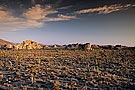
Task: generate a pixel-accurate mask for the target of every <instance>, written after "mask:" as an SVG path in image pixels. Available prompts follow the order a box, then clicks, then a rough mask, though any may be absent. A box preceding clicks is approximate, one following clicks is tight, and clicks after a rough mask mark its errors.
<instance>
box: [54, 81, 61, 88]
mask: <svg viewBox="0 0 135 90" xmlns="http://www.w3.org/2000/svg"><path fill="white" fill-rule="evenodd" d="M59 87H60V82H59V81H55V83H54V84H53V88H54V89H57V90H59Z"/></svg>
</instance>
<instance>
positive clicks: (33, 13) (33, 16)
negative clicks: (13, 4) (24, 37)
mask: <svg viewBox="0 0 135 90" xmlns="http://www.w3.org/2000/svg"><path fill="white" fill-rule="evenodd" d="M131 7H135V4H126V5H120V4H115V5H111V6H107V5H105V6H103V7H98V8H90V9H83V10H80V11H75V12H73V13H68V14H60V13H59V10H61V9H68V8H70V6H69V7H63V8H56V9H54V8H53V7H52V6H51V5H46V7H44V6H41V5H39V4H37V5H35V6H33V7H31V8H28V9H27V10H25V11H24V12H23V13H22V14H21V15H20V16H18V17H16V16H14V15H13V13H12V12H10V11H9V10H8V9H7V8H5V7H3V6H0V33H1V32H6V31H16V30H23V29H28V28H38V27H42V26H44V24H45V23H46V22H54V21H66V20H72V19H77V17H76V15H78V14H85V13H93V12H97V13H98V14H108V13H112V12H115V11H120V10H126V9H128V8H131ZM51 14H54V17H50V16H49V15H51Z"/></svg>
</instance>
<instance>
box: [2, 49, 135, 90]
mask: <svg viewBox="0 0 135 90" xmlns="http://www.w3.org/2000/svg"><path fill="white" fill-rule="evenodd" d="M0 89H6V90H7V89H11V90H18V89H19V90H52V89H57V90H100V89H101V90H102V89H103V90H116V89H119V90H132V89H135V50H102V49H97V50H92V51H81V50H57V49H55V50H0Z"/></svg>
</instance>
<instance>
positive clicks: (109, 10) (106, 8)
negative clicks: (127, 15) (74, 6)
mask: <svg viewBox="0 0 135 90" xmlns="http://www.w3.org/2000/svg"><path fill="white" fill-rule="evenodd" d="M130 7H135V4H126V5H120V4H115V5H111V6H107V5H105V6H103V7H98V8H90V9H83V10H80V11H76V12H75V14H85V13H93V12H97V13H98V14H108V13H112V12H115V11H119V10H126V9H128V8H130Z"/></svg>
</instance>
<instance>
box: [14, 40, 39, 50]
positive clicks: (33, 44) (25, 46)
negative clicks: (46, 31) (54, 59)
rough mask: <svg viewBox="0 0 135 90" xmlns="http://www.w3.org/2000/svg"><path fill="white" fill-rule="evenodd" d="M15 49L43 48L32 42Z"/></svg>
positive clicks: (24, 42) (17, 46)
mask: <svg viewBox="0 0 135 90" xmlns="http://www.w3.org/2000/svg"><path fill="white" fill-rule="evenodd" d="M14 48H15V49H41V48H42V47H41V46H40V45H39V44H37V42H35V41H32V40H26V41H23V43H21V44H16V45H14Z"/></svg>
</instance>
